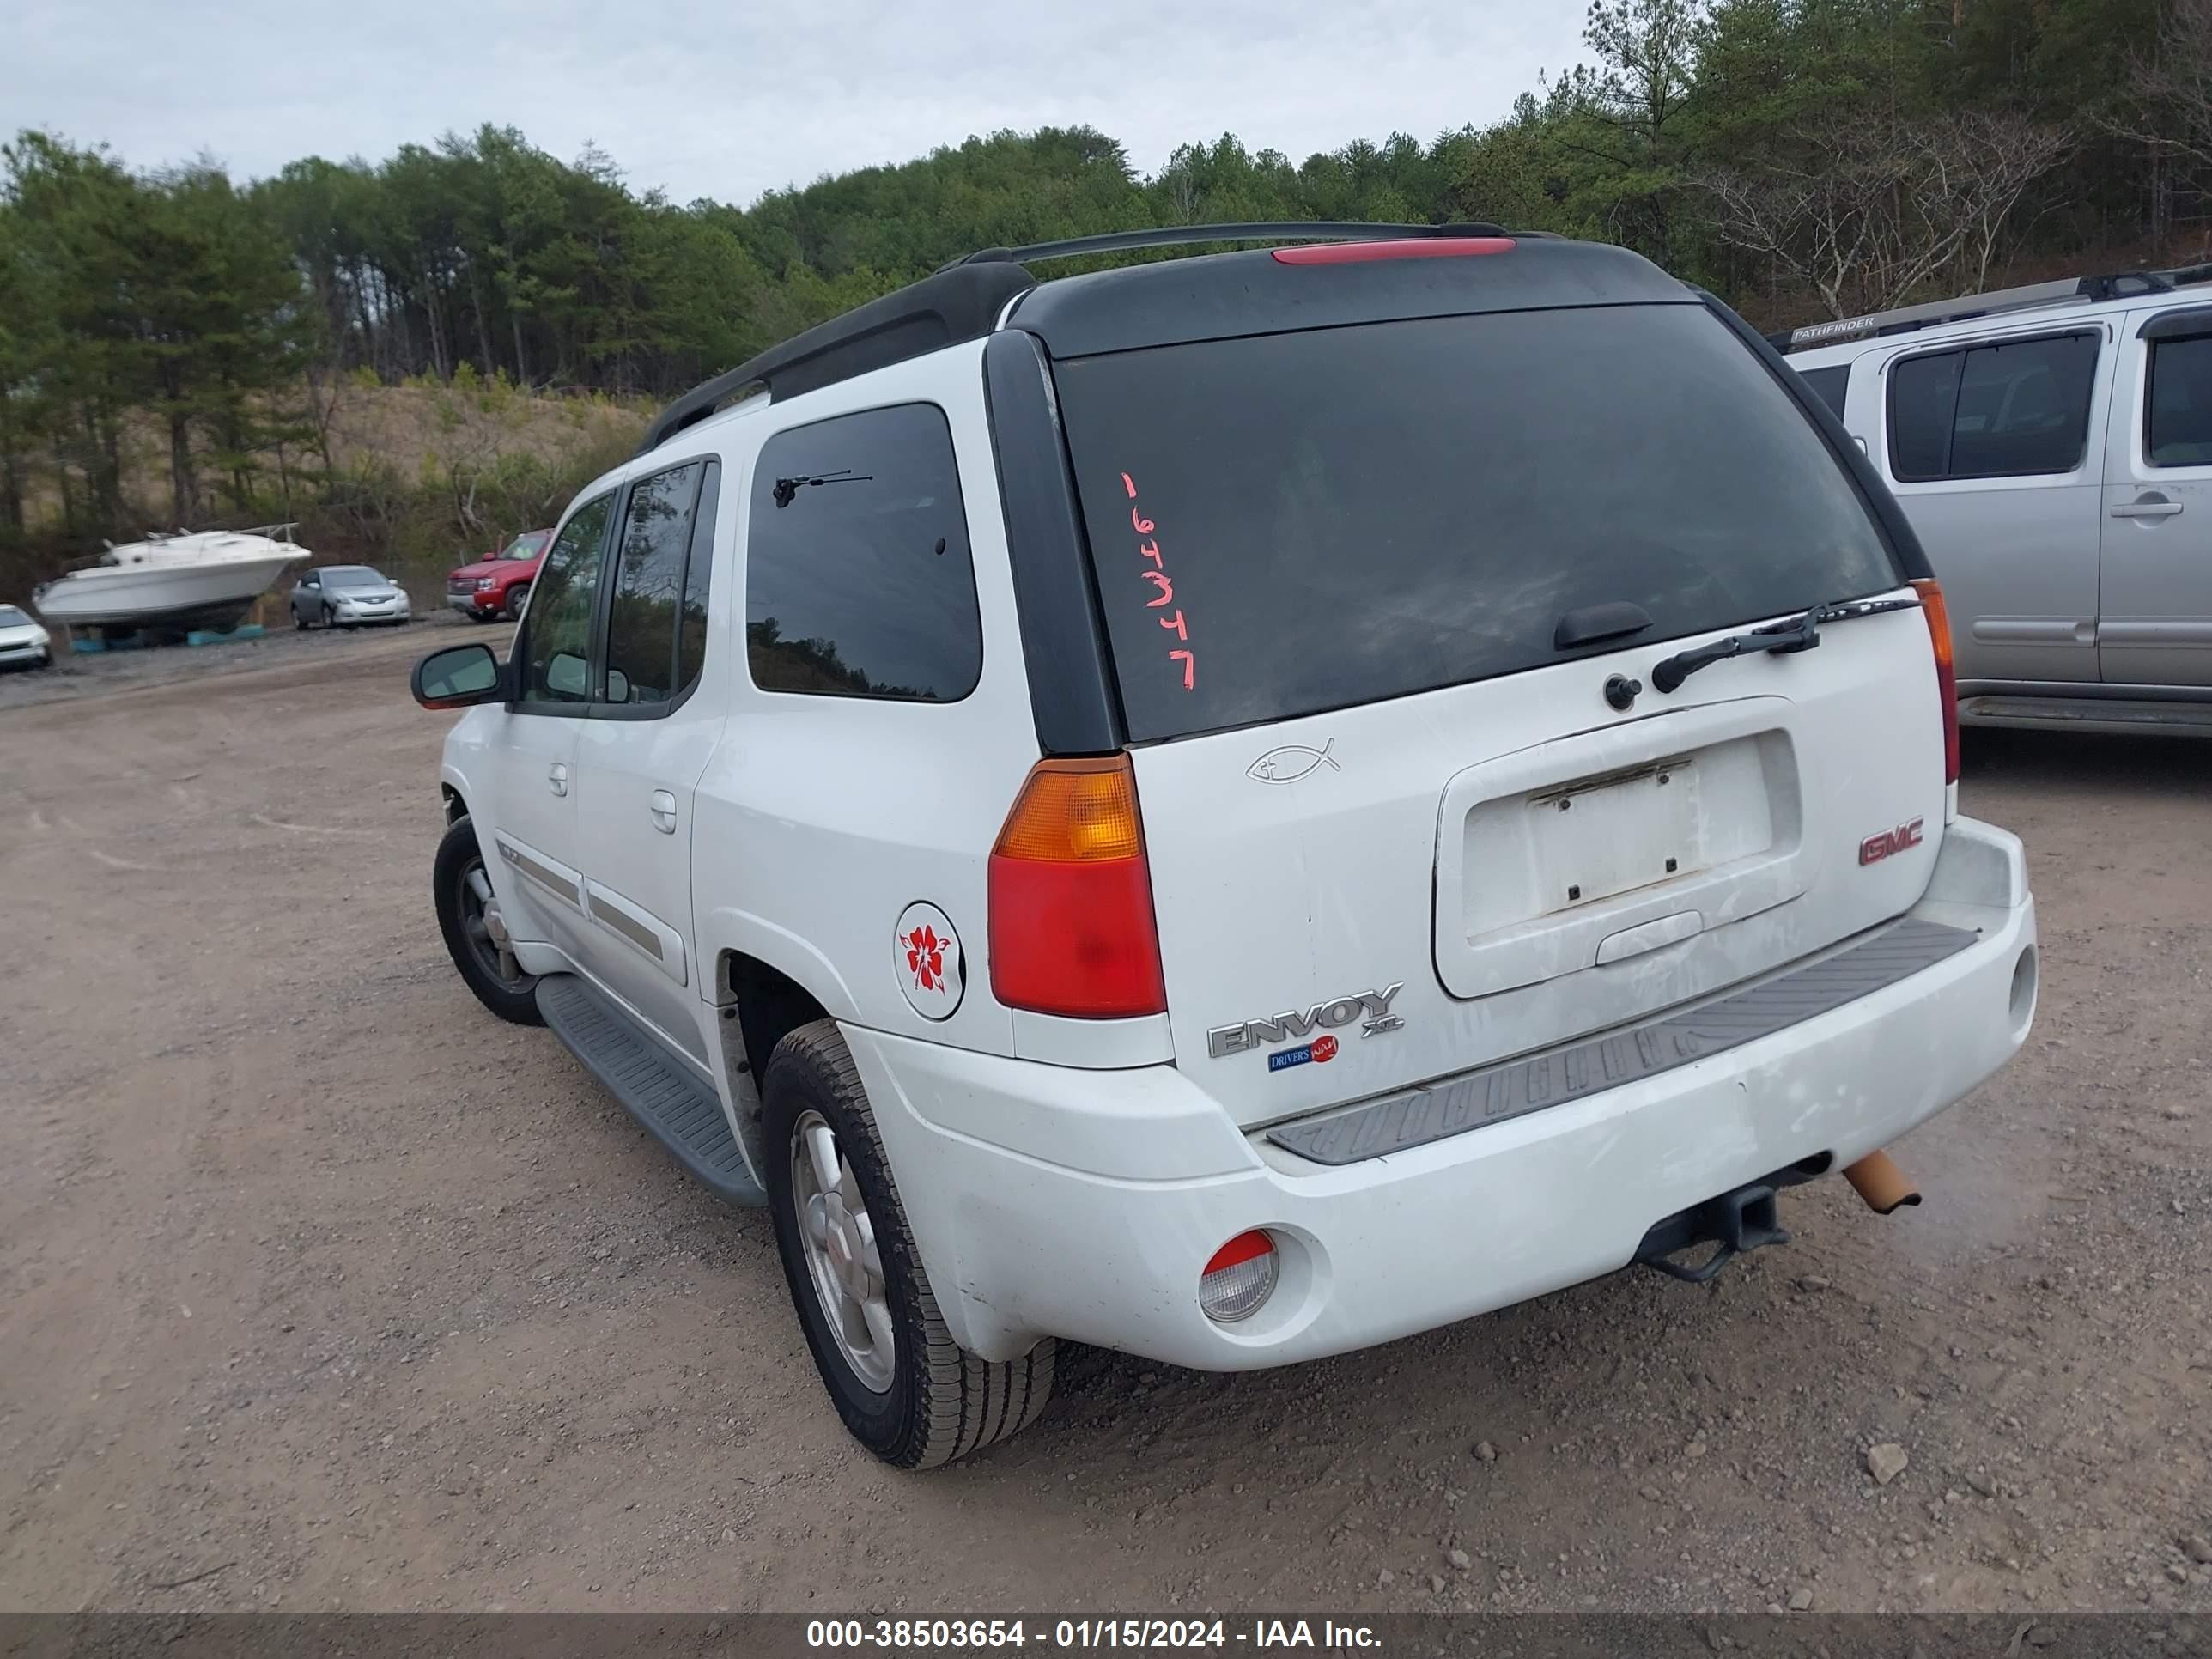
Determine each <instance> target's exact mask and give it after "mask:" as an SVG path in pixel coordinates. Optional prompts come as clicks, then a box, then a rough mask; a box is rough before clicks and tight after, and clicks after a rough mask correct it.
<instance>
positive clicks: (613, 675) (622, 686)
mask: <svg viewBox="0 0 2212 1659" xmlns="http://www.w3.org/2000/svg"><path fill="white" fill-rule="evenodd" d="M607 701H608V702H629V675H627V674H625V673H623V671H622V670H621V669H619V668H610V669H608V670H607Z"/></svg>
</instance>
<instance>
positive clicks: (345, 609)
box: [292, 564, 412, 628]
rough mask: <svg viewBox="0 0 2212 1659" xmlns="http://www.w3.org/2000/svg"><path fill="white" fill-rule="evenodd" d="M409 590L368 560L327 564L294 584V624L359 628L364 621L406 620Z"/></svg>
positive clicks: (298, 625) (303, 626) (409, 613)
mask: <svg viewBox="0 0 2212 1659" xmlns="http://www.w3.org/2000/svg"><path fill="white" fill-rule="evenodd" d="M411 615H412V613H411V612H410V611H409V609H408V605H407V590H406V589H405V588H404V587H402V586H399V584H398V582H395V581H393V580H391V579H390V578H388V577H386V576H385V575H383V574H380V572H378V571H375V570H373V569H371V568H369V567H368V565H365V564H334V565H325V566H324V567H323V568H320V569H316V570H310V571H308V572H307V574H304V575H302V576H301V578H300V580H298V581H297V582H295V584H294V585H293V587H292V626H293V627H295V628H312V627H313V626H314V624H315V623H321V624H322V625H323V626H324V627H325V628H358V627H360V626H361V625H362V623H404V622H406V621H408V620H409V618H410V616H411Z"/></svg>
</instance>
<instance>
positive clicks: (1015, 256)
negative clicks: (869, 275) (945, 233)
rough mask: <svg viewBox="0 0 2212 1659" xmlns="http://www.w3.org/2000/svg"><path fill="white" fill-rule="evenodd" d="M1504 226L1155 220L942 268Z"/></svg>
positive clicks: (1484, 232) (992, 252) (991, 250)
mask: <svg viewBox="0 0 2212 1659" xmlns="http://www.w3.org/2000/svg"><path fill="white" fill-rule="evenodd" d="M1505 234H1507V233H1506V230H1505V228H1504V227H1503V226H1502V225H1492V224H1485V223H1473V224H1462V225H1378V224H1368V223H1364V222H1361V221H1358V220H1351V219H1277V220H1269V221H1260V222H1243V223H1236V224H1223V225H1157V226H1154V227H1152V228H1150V229H1147V230H1109V231H1107V232H1104V233H1103V234H1100V235H1097V236H1071V237H1068V238H1067V239H1066V240H1064V241H1058V242H1031V243H1030V245H1029V246H1027V247H987V248H980V249H978V250H977V251H976V252H973V253H970V254H969V255H968V256H966V257H965V258H960V259H956V260H954V261H953V262H952V263H951V264H949V265H945V266H942V267H940V269H941V270H958V269H959V268H960V267H961V266H963V265H976V264H1006V263H1008V262H1010V261H1011V262H1018V263H1026V262H1028V261H1030V260H1034V259H1073V258H1077V257H1078V256H1079V255H1082V254H1085V253H1121V252H1127V251H1128V250H1130V249H1132V248H1143V247H1200V246H1204V245H1205V244H1206V243H1208V242H1398V241H1410V240H1414V239H1416V238H1419V237H1430V236H1503V235H1505Z"/></svg>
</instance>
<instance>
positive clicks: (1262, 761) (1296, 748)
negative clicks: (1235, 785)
mask: <svg viewBox="0 0 2212 1659" xmlns="http://www.w3.org/2000/svg"><path fill="white" fill-rule="evenodd" d="M1335 747H1336V739H1335V738H1330V739H1329V740H1328V742H1327V743H1325V744H1322V746H1321V747H1320V748H1318V749H1311V748H1309V747H1307V746H1306V745H1305V744H1302V743H1286V744H1284V745H1283V746H1282V747H1281V748H1279V749H1270V750H1268V751H1267V753H1266V754H1264V755H1262V756H1261V757H1260V758H1259V759H1257V760H1255V761H1254V762H1253V763H1251V765H1249V766H1248V767H1246V768H1245V769H1244V775H1245V776H1246V777H1248V778H1257V779H1259V781H1261V782H1262V783H1296V782H1297V781H1298V780H1299V779H1300V778H1304V777H1310V776H1312V775H1314V774H1315V773H1316V772H1318V771H1319V770H1320V769H1322V767H1324V766H1326V767H1327V768H1328V769H1329V770H1330V771H1332V772H1341V771H1342V770H1344V769H1343V768H1342V767H1341V766H1339V765H1338V764H1337V763H1336V761H1335V759H1334V757H1332V756H1331V755H1330V754H1329V752H1328V751H1329V750H1332V749H1334V748H1335Z"/></svg>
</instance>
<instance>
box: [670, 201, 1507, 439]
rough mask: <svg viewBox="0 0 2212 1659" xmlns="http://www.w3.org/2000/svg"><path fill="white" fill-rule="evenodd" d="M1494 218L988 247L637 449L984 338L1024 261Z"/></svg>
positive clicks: (1153, 232)
mask: <svg viewBox="0 0 2212 1659" xmlns="http://www.w3.org/2000/svg"><path fill="white" fill-rule="evenodd" d="M1504 234H1506V233H1505V232H1504V230H1503V229H1501V228H1499V227H1498V226H1496V225H1492V224H1462V225H1375V224H1361V223H1358V222H1336V221H1328V220H1321V221H1312V222H1307V221H1301V220H1291V221H1282V222H1269V223H1261V224H1228V225H1167V226H1161V227H1157V228H1152V229H1150V230H1118V231H1109V232H1108V233H1107V234H1104V235H1100V236H1077V237H1072V238H1070V239H1068V240H1066V241H1059V242H1038V243H1035V244H1033V245H1031V246H1028V247H1017V248H1004V247H992V248H984V249H982V250H981V251H980V252H975V253H970V254H969V255H968V256H967V257H966V258H961V259H956V260H954V261H953V262H952V263H951V264H948V265H945V266H942V267H940V268H939V270H937V271H935V272H934V273H933V274H932V275H930V276H925V277H923V278H922V279H921V281H920V282H916V283H908V284H907V285H906V286H905V287H904V288H902V289H895V290H894V291H892V292H891V293H889V294H886V295H883V296H882V297H881V298H879V299H874V300H871V301H868V302H867V303H866V305H863V306H857V307H854V309H852V310H851V311H848V312H846V313H844V314H843V315H842V316H839V317H832V318H831V319H829V321H828V322H825V323H819V324H817V325H815V326H814V327H812V328H810V329H808V330H807V331H805V333H803V334H796V335H793V337H791V338H790V339H788V340H786V341H784V342H783V343H781V344H780V345H775V346H770V347H769V349H767V350H766V351H763V352H762V353H761V354H760V355H759V356H757V357H754V358H752V359H750V361H749V362H743V363H740V364H738V367H737V368H733V369H731V370H730V371H729V372H728V373H727V374H717V375H716V376H715V377H714V379H713V380H708V381H706V382H704V383H703V384H702V385H700V386H695V387H693V388H692V389H691V390H690V392H685V393H684V396H682V397H681V398H678V399H677V400H676V401H675V402H674V403H672V404H669V405H668V407H667V408H666V409H665V410H661V412H660V413H659V415H658V416H655V417H654V420H653V424H652V426H651V427H650V428H647V431H646V435H645V440H644V441H643V442H642V443H641V444H640V445H639V446H638V448H637V453H638V454H640V455H644V454H647V453H651V452H652V451H653V450H655V449H658V448H659V447H660V446H661V445H663V444H665V443H666V442H667V441H669V440H670V439H671V438H672V437H674V436H675V435H677V434H678V433H679V432H681V431H683V430H684V428H686V427H690V426H696V424H697V423H698V422H701V421H703V420H705V419H706V418H707V417H708V416H709V415H712V414H714V412H715V410H719V409H720V408H722V407H723V406H724V405H725V404H729V403H732V402H734V401H736V400H737V399H738V397H739V396H740V395H741V394H749V393H751V392H757V391H760V390H762V389H765V390H766V391H767V392H768V394H769V397H770V398H793V397H796V396H798V395H799V393H800V392H811V391H813V390H815V389H816V388H817V387H820V386H832V385H835V384H836V382H837V381H839V380H850V379H851V378H852V377H853V376H854V375H855V374H866V373H867V372H868V371H869V370H871V369H876V368H888V367H890V365H891V364H893V363H897V362H905V361H906V360H907V359H908V358H909V357H919V356H921V355H922V354H923V353H925V352H930V351H935V350H936V349H939V347H940V346H948V345H953V344H956V343H958V342H960V341H962V340H979V339H981V338H982V337H983V336H985V335H987V334H988V333H989V332H990V331H992V329H993V328H994V327H996V326H997V325H998V319H999V316H1000V313H1002V312H1003V311H1005V309H1006V302H1007V301H1009V300H1012V298H1013V297H1014V296H1015V295H1018V294H1024V293H1026V292H1028V291H1029V290H1030V289H1032V288H1035V287H1036V277H1034V276H1030V273H1029V272H1028V271H1027V270H1024V268H1023V265H1022V261H1024V260H1026V259H1065V258H1073V257H1074V256H1076V255H1078V254H1084V253H1110V252H1116V251H1119V250H1122V249H1128V248H1142V247H1189V246H1197V245H1199V244H1201V243H1206V242H1365V241H1396V240H1412V239H1414V238H1419V237H1446V236H1503V235H1504Z"/></svg>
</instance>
